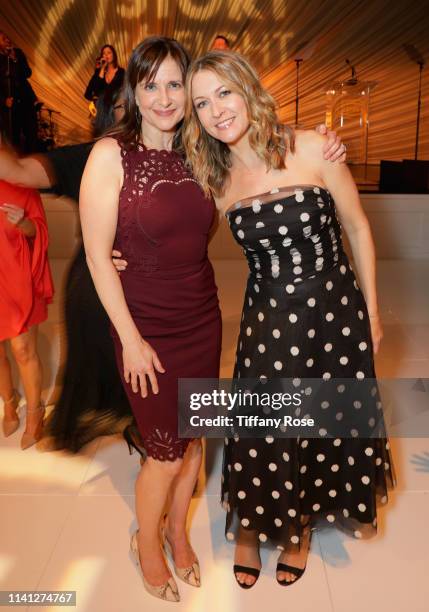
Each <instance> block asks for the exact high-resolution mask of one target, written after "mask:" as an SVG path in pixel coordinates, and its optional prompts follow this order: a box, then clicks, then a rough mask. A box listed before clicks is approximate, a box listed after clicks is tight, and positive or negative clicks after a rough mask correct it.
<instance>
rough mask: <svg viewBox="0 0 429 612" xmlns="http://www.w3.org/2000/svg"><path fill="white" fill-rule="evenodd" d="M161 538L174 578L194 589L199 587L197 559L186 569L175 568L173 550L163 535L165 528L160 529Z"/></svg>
mask: <svg viewBox="0 0 429 612" xmlns="http://www.w3.org/2000/svg"><path fill="white" fill-rule="evenodd" d="M161 537H162V542H163V544H164V549H165V550H166V552H168V554H169V556H170V559H171V561H172V563H173V567H174V571H175V573H176V576H177V577H178V578H180V580H183V582H186V584H190V585H191V586H195V587H199V586H201V572H200V564H199V562H198V559H197V560H196V561H194V563H193V564H192V565H189V566H188V567H177V565H176V563H175V561H174V557H173V549H172V547H171V544H170V542H169V541H168V540H167V536H166V534H165V526H163V527H161ZM194 554H195V553H194ZM195 556H196V555H195Z"/></svg>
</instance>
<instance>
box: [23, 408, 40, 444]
mask: <svg viewBox="0 0 429 612" xmlns="http://www.w3.org/2000/svg"><path fill="white" fill-rule="evenodd" d="M29 412H31V413H33V412H40V421H39V423H38V424H37V428H36V431H35V433H34V434H29V433H27V432H25V431H24V433H23V434H22V438H21V449H22V450H26V449H27V448H30V446H33V444H36V442H38V441H39V440H40V439H41V438H42V436H43V424H44V420H43V419H44V417H45V406H39V407H38V408H33V409H31V408H27V414H28V413H29Z"/></svg>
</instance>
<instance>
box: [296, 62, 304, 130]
mask: <svg viewBox="0 0 429 612" xmlns="http://www.w3.org/2000/svg"><path fill="white" fill-rule="evenodd" d="M302 61H303V60H302V59H295V64H296V95H295V126H297V125H298V105H299V65H300V63H301V62H302Z"/></svg>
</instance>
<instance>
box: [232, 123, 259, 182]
mask: <svg viewBox="0 0 429 612" xmlns="http://www.w3.org/2000/svg"><path fill="white" fill-rule="evenodd" d="M228 147H229V150H230V152H231V162H232V168H233V169H234V170H238V171H247V172H249V171H250V172H251V171H254V170H259V169H260V168H261V167H262V166H265V163H264V161H263V160H262V159H261V158H260V157H259V156H258V154H257V153H256V151H254V149H253V148H252V146H251V145H250V142H249V136H248V133H246V134H245V135H244V136H243V137H242V138H241V139H240V140H239V141H237V142H235V143H234V144H230V145H228Z"/></svg>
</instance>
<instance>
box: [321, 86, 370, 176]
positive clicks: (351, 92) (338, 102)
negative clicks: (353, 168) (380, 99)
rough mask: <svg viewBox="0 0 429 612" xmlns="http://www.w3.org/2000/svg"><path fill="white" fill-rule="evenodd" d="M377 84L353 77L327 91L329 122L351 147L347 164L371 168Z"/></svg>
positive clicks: (349, 147) (329, 87)
mask: <svg viewBox="0 0 429 612" xmlns="http://www.w3.org/2000/svg"><path fill="white" fill-rule="evenodd" d="M376 85H377V82H376V81H359V80H358V79H356V78H351V79H349V80H347V81H342V82H336V83H332V84H330V85H328V87H327V88H326V118H325V122H326V125H327V126H328V127H329V128H332V129H334V130H336V131H337V132H338V134H340V135H341V138H342V140H343V142H344V143H345V144H346V145H347V163H352V164H365V166H366V165H367V162H368V130H369V99H370V94H371V92H372V90H373V89H374V88H375V86H376Z"/></svg>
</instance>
